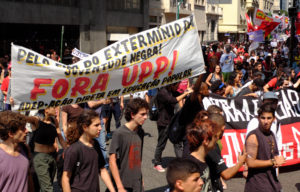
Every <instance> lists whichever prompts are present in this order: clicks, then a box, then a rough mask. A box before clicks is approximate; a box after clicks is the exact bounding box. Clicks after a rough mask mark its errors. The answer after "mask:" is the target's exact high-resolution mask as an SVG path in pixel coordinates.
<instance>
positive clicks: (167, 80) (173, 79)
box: [162, 69, 192, 85]
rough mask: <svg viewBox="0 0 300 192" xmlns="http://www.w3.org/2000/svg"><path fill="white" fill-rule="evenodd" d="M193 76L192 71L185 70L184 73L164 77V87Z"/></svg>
mask: <svg viewBox="0 0 300 192" xmlns="http://www.w3.org/2000/svg"><path fill="white" fill-rule="evenodd" d="M191 75H192V69H188V70H185V71H184V72H180V73H176V74H173V75H171V76H168V77H164V78H163V80H162V85H166V84H171V83H174V82H176V81H179V80H182V79H186V78H188V77H190V76H191Z"/></svg>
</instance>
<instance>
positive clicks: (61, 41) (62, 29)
mask: <svg viewBox="0 0 300 192" xmlns="http://www.w3.org/2000/svg"><path fill="white" fill-rule="evenodd" d="M64 31H65V26H64V25H63V26H61V37H60V62H62V58H63V53H62V52H63V42H64Z"/></svg>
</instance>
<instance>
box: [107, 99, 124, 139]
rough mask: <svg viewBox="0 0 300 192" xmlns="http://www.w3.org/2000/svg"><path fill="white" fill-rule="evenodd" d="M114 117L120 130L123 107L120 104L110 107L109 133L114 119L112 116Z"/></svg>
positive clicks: (113, 104)
mask: <svg viewBox="0 0 300 192" xmlns="http://www.w3.org/2000/svg"><path fill="white" fill-rule="evenodd" d="M113 115H114V119H115V123H116V129H118V128H119V127H120V126H121V107H120V102H117V103H112V104H111V106H110V110H109V114H108V120H107V127H106V130H107V132H108V133H110V122H111V119H112V116H113Z"/></svg>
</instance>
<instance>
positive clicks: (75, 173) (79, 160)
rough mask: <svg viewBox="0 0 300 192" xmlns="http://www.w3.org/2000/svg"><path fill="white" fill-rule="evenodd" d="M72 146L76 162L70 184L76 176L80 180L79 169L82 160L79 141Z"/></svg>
mask: <svg viewBox="0 0 300 192" xmlns="http://www.w3.org/2000/svg"><path fill="white" fill-rule="evenodd" d="M73 145H74V147H75V148H76V151H77V155H76V158H77V160H76V165H75V167H74V169H73V171H72V176H71V179H70V181H71V183H72V182H73V181H74V178H75V176H76V175H78V176H79V178H80V167H81V164H82V160H83V151H82V149H81V146H80V143H79V141H77V142H75V143H74V144H73Z"/></svg>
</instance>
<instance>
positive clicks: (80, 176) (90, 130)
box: [62, 110, 115, 192]
mask: <svg viewBox="0 0 300 192" xmlns="http://www.w3.org/2000/svg"><path fill="white" fill-rule="evenodd" d="M77 128H78V131H79V135H81V136H80V137H79V140H78V141H77V142H76V143H74V144H72V145H71V146H70V147H69V148H68V149H66V151H65V153H64V168H63V175H62V188H63V191H64V192H70V191H72V192H76V191H78V192H79V191H93V192H99V191H100V189H99V174H100V176H101V178H102V180H103V181H104V183H105V185H106V186H107V187H108V189H109V190H110V191H111V192H114V191H115V189H114V187H113V184H112V182H111V179H110V176H109V174H108V171H107V170H106V168H105V167H104V165H105V161H104V158H103V155H102V153H101V149H100V146H99V144H98V142H97V141H96V140H94V138H96V137H98V136H99V134H100V131H101V123H100V118H99V114H98V113H96V112H95V111H92V110H85V111H84V112H83V113H82V114H81V115H80V116H79V117H78V120H77Z"/></svg>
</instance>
